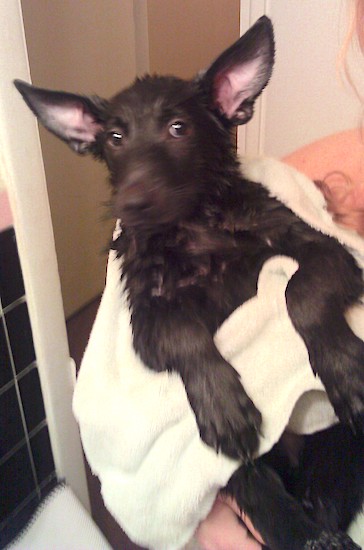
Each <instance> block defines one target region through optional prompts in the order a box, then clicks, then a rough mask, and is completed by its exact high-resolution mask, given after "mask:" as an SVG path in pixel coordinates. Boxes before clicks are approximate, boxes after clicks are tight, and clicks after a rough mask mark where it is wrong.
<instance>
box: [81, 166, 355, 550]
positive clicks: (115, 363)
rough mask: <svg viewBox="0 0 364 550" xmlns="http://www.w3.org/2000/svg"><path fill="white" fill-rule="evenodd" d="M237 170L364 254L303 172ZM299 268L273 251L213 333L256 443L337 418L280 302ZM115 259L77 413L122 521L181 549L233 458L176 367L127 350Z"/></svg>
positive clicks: (143, 538)
mask: <svg viewBox="0 0 364 550" xmlns="http://www.w3.org/2000/svg"><path fill="white" fill-rule="evenodd" d="M244 174H245V175H246V177H248V178H250V179H252V180H254V181H257V182H261V183H262V184H263V185H265V186H266V187H267V188H268V189H269V190H270V192H271V194H272V195H273V196H276V197H277V198H279V199H280V200H282V202H284V203H285V204H286V205H287V206H288V207H289V208H291V209H292V210H293V211H294V212H296V213H297V214H298V215H299V216H300V217H301V218H302V219H304V220H305V221H306V222H307V223H309V224H310V225H311V226H313V227H315V228H317V229H319V230H321V231H323V232H324V233H327V234H329V235H333V236H336V237H337V238H338V239H339V240H340V241H341V242H342V243H344V244H345V245H346V246H347V247H349V248H350V250H351V251H352V252H353V253H354V254H355V256H356V257H357V258H358V261H360V262H361V259H362V258H363V257H364V240H362V239H361V238H360V237H359V236H357V235H356V234H355V233H354V232H352V231H349V230H345V229H341V228H339V227H338V226H336V225H335V224H334V223H333V221H332V219H331V217H330V215H329V214H328V213H327V212H326V210H325V208H324V206H325V203H324V200H323V197H322V195H321V193H320V192H319V191H318V190H317V189H316V187H315V186H314V184H313V183H312V182H311V181H310V180H309V179H307V178H306V177H305V176H303V175H302V174H300V173H298V172H296V171H295V170H294V169H292V168H291V167H288V166H287V165H285V164H282V163H280V162H278V161H275V160H272V159H252V160H249V161H245V163H244ZM297 268H298V265H297V262H295V261H294V260H292V259H291V258H288V257H282V256H277V257H274V258H271V259H270V260H268V261H267V262H266V263H265V265H264V266H263V269H262V271H261V273H260V276H259V282H258V293H257V296H255V297H254V298H252V299H251V300H249V301H248V302H246V303H245V304H243V305H242V306H241V307H239V308H238V309H237V310H236V311H235V312H234V313H233V314H232V315H231V316H230V317H229V318H228V319H227V320H226V321H225V322H224V324H223V325H222V326H221V327H220V329H219V330H218V332H217V334H216V336H215V341H216V344H217V346H218V348H219V350H220V352H221V353H222V355H223V356H224V357H225V358H226V359H227V360H228V361H229V362H231V364H232V365H233V366H234V367H235V368H236V370H237V371H238V372H239V373H240V375H241V379H242V383H243V384H244V386H245V388H246V390H247V392H248V394H249V395H250V397H251V398H252V399H253V401H254V403H255V405H256V406H257V407H258V408H259V409H260V411H261V413H262V416H263V435H262V438H261V443H260V449H259V452H260V453H265V452H267V451H268V450H269V449H270V448H271V447H272V445H274V443H276V442H277V440H278V439H279V437H280V435H281V434H282V432H283V430H284V429H286V428H287V426H289V428H290V429H291V430H293V431H296V432H298V433H311V432H314V431H316V430H320V429H323V428H325V427H327V426H330V425H331V424H332V423H334V422H336V421H337V419H336V417H335V414H334V412H333V409H332V407H331V405H330V403H329V402H328V399H327V396H326V394H325V392H324V391H323V386H322V384H321V382H320V380H319V379H318V378H316V377H315V376H314V375H313V373H312V370H311V367H310V364H309V361H308V354H307V350H306V347H305V345H304V343H303V341H302V339H301V337H300V336H299V335H298V334H297V333H296V331H295V329H294V328H293V325H292V324H291V322H290V319H289V317H288V314H287V309H286V304H285V289H286V286H287V283H288V281H289V279H290V277H291V276H292V275H293V273H294V272H295V271H296V270H297ZM119 270H120V261H119V260H117V259H116V257H115V254H114V252H111V253H110V257H109V264H108V273H107V281H106V287H105V291H104V294H103V297H102V301H101V305H100V308H99V311H98V314H97V318H96V321H95V324H94V327H93V330H92V333H91V336H90V341H89V343H88V346H87V349H86V352H85V355H84V358H83V361H82V365H81V370H80V373H79V377H78V381H77V385H76V390H75V395H74V402H73V406H74V413H75V416H76V418H77V419H78V422H79V425H80V429H81V437H82V442H83V446H84V450H85V453H86V456H87V459H88V461H89V463H90V466H91V468H92V470H93V472H94V473H95V474H96V475H97V476H99V478H100V480H101V485H102V495H103V498H104V501H105V504H106V506H107V508H108V509H109V510H110V512H111V513H112V514H113V516H114V517H115V519H116V520H117V521H118V523H119V524H120V525H121V526H122V528H123V529H124V530H125V531H126V533H127V534H128V535H129V537H130V538H131V539H132V540H134V541H135V542H137V543H139V544H140V545H142V546H144V547H147V548H153V549H156V550H174V549H179V548H182V547H183V546H184V545H185V544H186V543H187V542H188V541H189V540H190V539H191V537H192V536H193V533H194V531H195V529H196V527H197V526H198V524H199V522H200V521H201V520H202V519H203V518H204V517H206V515H207V514H208V512H209V510H210V508H211V506H212V504H213V502H214V499H215V497H216V494H217V492H218V491H219V489H220V488H221V487H223V486H224V485H226V483H227V481H228V480H229V478H230V476H231V475H232V473H233V472H234V470H235V469H236V468H237V467H238V462H237V461H234V460H232V459H230V458H227V457H226V456H224V455H222V454H216V453H215V451H214V450H212V449H211V448H209V447H207V446H206V445H205V444H204V443H203V442H202V441H201V440H200V437H199V434H198V430H197V426H196V422H195V417H194V415H193V413H192V410H191V408H190V406H189V403H188V400H187V397H186V394H185V391H184V387H183V384H182V382H181V379H180V377H179V376H178V375H176V374H168V373H166V372H162V373H155V372H152V371H151V370H149V369H148V368H146V367H145V366H144V365H143V364H142V362H141V361H140V359H139V358H138V356H137V355H136V354H135V353H134V350H133V347H132V335H131V327H130V314H129V310H128V307H127V303H126V298H125V295H124V294H123V288H122V284H121V283H120V271H119ZM349 317H350V322H351V324H352V326H353V328H354V330H355V332H356V333H357V334H358V335H359V336H362V337H364V314H363V309H362V308H361V307H355V308H353V310H352V311H351V312H350V315H349ZM241 327H244V330H241Z"/></svg>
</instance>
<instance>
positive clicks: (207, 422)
mask: <svg viewBox="0 0 364 550" xmlns="http://www.w3.org/2000/svg"><path fill="white" fill-rule="evenodd" d="M132 324H133V333H134V347H135V349H136V351H137V352H138V353H139V355H140V357H141V358H142V360H143V361H144V363H145V364H146V365H148V366H149V367H151V368H152V369H154V370H156V371H161V370H169V371H175V372H177V373H179V374H180V376H181V378H182V380H183V383H184V385H185V389H186V393H187V397H188V400H189V402H190V405H191V408H192V410H193V412H194V414H195V416H196V421H197V425H198V428H199V431H200V435H201V438H202V440H203V441H204V442H205V443H207V445H210V446H211V447H213V448H215V449H216V450H217V451H218V450H220V449H221V450H222V451H223V452H224V453H225V454H227V455H229V456H231V457H234V458H240V459H243V460H246V459H247V458H249V457H251V456H252V455H253V454H254V452H255V450H256V449H257V446H258V433H259V428H260V424H261V415H260V413H259V411H258V410H257V409H256V407H255V406H254V404H253V402H252V401H251V400H250V398H249V397H248V395H247V394H246V392H245V390H244V388H243V386H242V385H241V383H240V379H239V375H238V373H237V372H236V371H235V369H233V367H232V366H231V365H230V364H229V363H227V362H226V361H225V360H224V359H223V357H222V356H221V355H220V353H219V352H218V350H217V348H216V347H215V344H214V342H213V337H212V334H211V332H210V330H209V329H208V328H207V326H206V324H205V322H204V320H203V318H202V316H201V315H200V314H199V312H198V311H196V301H195V300H191V301H189V300H188V299H187V297H186V298H184V299H183V300H181V301H180V302H179V303H171V302H170V301H168V300H162V299H160V298H157V299H155V300H153V299H152V300H150V302H149V303H148V304H147V305H145V302H144V304H143V305H141V304H140V305H139V306H138V307H136V308H133V313H132Z"/></svg>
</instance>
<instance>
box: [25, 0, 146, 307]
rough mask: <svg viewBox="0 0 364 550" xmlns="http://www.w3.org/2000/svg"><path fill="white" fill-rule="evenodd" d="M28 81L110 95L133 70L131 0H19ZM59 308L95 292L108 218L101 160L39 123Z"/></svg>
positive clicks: (76, 304)
mask: <svg viewBox="0 0 364 550" xmlns="http://www.w3.org/2000/svg"><path fill="white" fill-rule="evenodd" d="M22 9H23V17H24V26H25V34H26V40H27V47H28V55H29V62H30V71H31V77H32V81H33V83H34V84H35V85H37V86H41V87H48V88H53V89H67V91H73V92H78V93H91V94H94V93H97V94H99V95H101V96H105V97H110V96H111V95H112V94H114V93H115V92H116V91H117V90H118V89H120V88H121V87H122V86H124V85H125V84H127V83H128V82H130V81H131V80H132V79H133V78H134V77H135V71H136V61H135V47H134V24H133V2H132V0H123V1H122V2H119V1H118V0H103V1H102V2H100V0H88V1H87V2H75V1H74V0H52V2H49V0H22ZM41 143H42V151H43V159H44V166H45V171H46V178H47V186H48V194H49V201H50V206H51V213H52V221H53V228H54V234H55V242H56V250H57V257H58V265H59V272H60V279H61V285H62V295H63V300H64V307H65V314H66V316H67V317H68V316H69V315H71V314H72V313H74V312H75V311H77V310H78V309H79V308H80V307H82V306H83V305H85V304H86V303H87V302H89V301H90V300H92V299H93V298H94V297H95V296H96V295H97V294H98V293H100V292H101V290H102V288H103V285H104V276H105V262H106V255H105V248H106V247H107V245H108V242H109V239H110V236H111V227H112V225H113V222H111V221H110V220H109V221H108V222H105V221H102V220H103V218H105V216H106V215H107V208H106V207H105V202H106V201H107V200H108V197H109V193H108V188H107V185H106V175H105V171H104V169H103V167H102V166H101V165H99V164H97V163H96V162H95V161H93V160H92V159H89V158H80V157H77V156H76V155H75V154H74V153H72V152H71V151H70V150H68V148H67V147H65V145H64V144H63V143H61V142H60V141H57V140H56V138H54V137H53V136H50V135H49V134H47V133H46V131H44V130H43V129H41Z"/></svg>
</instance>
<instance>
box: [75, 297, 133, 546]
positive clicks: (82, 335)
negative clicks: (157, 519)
mask: <svg viewBox="0 0 364 550" xmlns="http://www.w3.org/2000/svg"><path fill="white" fill-rule="evenodd" d="M98 306H99V299H97V300H95V301H94V302H92V303H91V304H89V305H88V306H86V307H85V308H84V309H82V310H81V311H80V312H79V313H77V314H76V315H74V316H73V317H71V318H70V319H69V320H68V321H67V333H68V341H69V346H70V354H71V357H73V359H74V360H75V362H76V365H77V367H79V365H80V362H81V359H82V356H83V352H84V350H85V347H86V344H87V341H88V338H89V334H90V331H91V328H92V325H93V322H94V319H95V316H96V312H97V309H98ZM86 466H87V481H88V487H89V493H90V499H91V508H92V517H93V518H94V520H95V522H96V523H97V525H98V526H99V527H100V529H101V530H102V532H103V533H104V535H105V536H106V538H107V539H108V541H109V543H110V544H111V546H112V547H113V548H114V550H140V547H139V546H136V545H135V544H133V543H132V542H131V541H130V540H129V539H128V538H127V536H126V535H125V533H123V531H122V530H121V529H120V527H119V526H118V525H117V523H116V522H115V520H114V519H113V518H112V516H111V515H110V514H109V512H108V511H107V510H106V508H105V506H104V504H103V501H102V498H101V495H100V484H99V481H98V479H97V477H95V476H93V475H92V474H91V471H90V469H89V467H88V465H86Z"/></svg>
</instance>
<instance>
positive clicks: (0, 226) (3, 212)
mask: <svg viewBox="0 0 364 550" xmlns="http://www.w3.org/2000/svg"><path fill="white" fill-rule="evenodd" d="M12 225H13V216H12V213H11V208H10V203H9V199H8V194H7V192H6V191H0V231H4V229H7V228H8V227H10V226H12Z"/></svg>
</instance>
